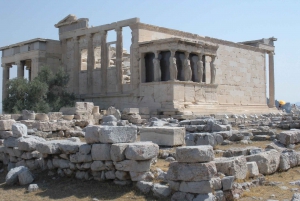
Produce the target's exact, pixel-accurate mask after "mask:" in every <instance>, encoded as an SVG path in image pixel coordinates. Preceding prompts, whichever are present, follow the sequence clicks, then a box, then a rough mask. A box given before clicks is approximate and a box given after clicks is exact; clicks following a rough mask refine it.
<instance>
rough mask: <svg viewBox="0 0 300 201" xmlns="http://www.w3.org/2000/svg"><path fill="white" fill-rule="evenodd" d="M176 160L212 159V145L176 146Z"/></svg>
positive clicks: (191, 161)
mask: <svg viewBox="0 0 300 201" xmlns="http://www.w3.org/2000/svg"><path fill="white" fill-rule="evenodd" d="M176 160H177V161H178V162H185V163H197V162H209V161H212V160H214V151H213V147H212V146H209V145H203V146H189V147H178V148H176Z"/></svg>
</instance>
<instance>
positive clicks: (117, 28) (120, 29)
mask: <svg viewBox="0 0 300 201" xmlns="http://www.w3.org/2000/svg"><path fill="white" fill-rule="evenodd" d="M122 28H123V27H116V28H115V31H116V32H119V31H122Z"/></svg>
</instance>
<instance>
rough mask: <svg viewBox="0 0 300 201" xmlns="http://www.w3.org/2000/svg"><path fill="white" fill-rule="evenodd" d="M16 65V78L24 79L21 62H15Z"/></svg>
mask: <svg viewBox="0 0 300 201" xmlns="http://www.w3.org/2000/svg"><path fill="white" fill-rule="evenodd" d="M16 65H17V67H18V70H17V77H18V78H24V62H23V61H20V62H16Z"/></svg>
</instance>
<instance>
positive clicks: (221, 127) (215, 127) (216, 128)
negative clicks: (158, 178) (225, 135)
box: [211, 124, 227, 132]
mask: <svg viewBox="0 0 300 201" xmlns="http://www.w3.org/2000/svg"><path fill="white" fill-rule="evenodd" d="M211 130H212V132H220V131H227V126H226V125H219V124H213V125H212V129H211Z"/></svg>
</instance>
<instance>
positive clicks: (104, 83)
mask: <svg viewBox="0 0 300 201" xmlns="http://www.w3.org/2000/svg"><path fill="white" fill-rule="evenodd" d="M100 35H101V78H102V79H101V80H102V83H101V87H102V89H101V91H102V94H107V67H108V62H109V54H108V48H107V44H106V41H107V31H100Z"/></svg>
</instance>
